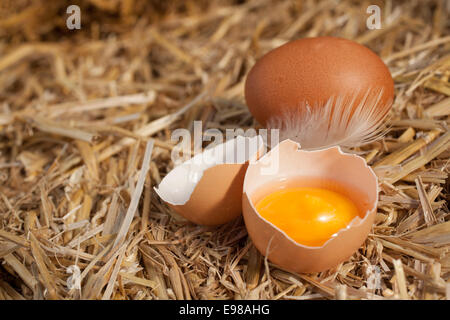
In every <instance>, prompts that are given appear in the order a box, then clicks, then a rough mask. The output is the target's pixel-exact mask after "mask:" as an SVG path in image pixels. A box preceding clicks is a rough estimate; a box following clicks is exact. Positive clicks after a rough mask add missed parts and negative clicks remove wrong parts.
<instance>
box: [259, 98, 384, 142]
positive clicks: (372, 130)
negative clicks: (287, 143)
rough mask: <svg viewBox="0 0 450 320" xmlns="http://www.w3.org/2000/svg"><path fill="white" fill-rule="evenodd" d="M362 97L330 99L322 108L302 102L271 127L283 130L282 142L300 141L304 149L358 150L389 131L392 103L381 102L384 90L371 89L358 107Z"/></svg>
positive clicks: (276, 120) (270, 123)
mask: <svg viewBox="0 0 450 320" xmlns="http://www.w3.org/2000/svg"><path fill="white" fill-rule="evenodd" d="M358 96H360V95H359V92H355V94H354V95H353V97H352V98H348V97H347V96H338V97H330V98H329V99H328V100H327V102H326V103H324V104H322V105H319V104H315V105H312V106H311V105H310V104H309V103H307V102H301V103H300V104H299V106H298V108H296V110H295V111H290V112H286V113H284V114H283V116H282V117H278V118H275V119H272V120H270V121H269V122H268V123H267V127H268V128H269V129H280V139H281V141H282V140H284V139H291V140H294V141H297V142H299V143H300V145H301V146H302V148H303V149H318V148H325V147H331V146H336V145H339V146H342V147H355V146H358V145H361V144H366V143H369V142H372V141H374V140H377V139H379V138H380V137H381V136H383V135H384V134H385V132H386V127H385V126H383V120H384V118H385V116H386V114H387V111H388V109H389V107H390V106H391V104H392V101H388V102H387V103H384V104H383V103H382V102H381V97H382V96H383V90H367V92H366V93H365V94H364V96H363V98H362V99H361V100H360V102H359V103H358V105H356V104H355V100H356V97H358ZM352 111H353V113H352Z"/></svg>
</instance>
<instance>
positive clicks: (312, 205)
mask: <svg viewBox="0 0 450 320" xmlns="http://www.w3.org/2000/svg"><path fill="white" fill-rule="evenodd" d="M256 210H257V211H258V212H259V214H260V215H261V216H262V217H263V218H264V219H266V220H268V221H270V222H271V223H273V224H274V225H275V226H277V227H278V228H279V229H281V230H283V231H284V232H285V233H286V234H287V235H288V236H289V237H290V238H292V239H293V240H294V241H296V242H297V243H300V244H303V245H307V246H313V247H316V246H321V245H323V244H324V243H325V242H326V241H327V240H329V239H330V238H331V237H332V235H333V234H335V233H337V232H338V231H339V230H340V229H342V228H345V227H346V226H347V225H348V224H349V223H350V222H351V221H352V220H353V218H355V217H356V216H357V215H358V208H357V207H356V205H355V204H354V203H353V202H352V201H351V200H350V199H349V198H347V197H346V196H344V195H342V194H340V193H337V192H334V191H331V190H327V189H322V188H287V189H283V190H279V191H276V192H273V193H271V194H269V195H267V196H266V197H264V198H262V199H261V200H260V201H258V202H257V203H256Z"/></svg>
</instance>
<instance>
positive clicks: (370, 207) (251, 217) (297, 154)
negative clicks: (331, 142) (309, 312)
mask: <svg viewBox="0 0 450 320" xmlns="http://www.w3.org/2000/svg"><path fill="white" fill-rule="evenodd" d="M299 148H300V145H299V144H297V143H296V142H293V141H291V140H284V141H283V142H281V143H280V144H279V145H278V146H277V147H275V148H274V149H272V150H271V151H270V152H269V153H267V154H266V155H264V156H263V157H262V158H261V159H259V160H258V161H256V162H255V163H253V164H251V165H249V167H248V169H247V172H246V175H245V179H244V187H243V192H244V195H243V199H242V201H243V203H242V205H243V216H244V221H245V225H246V228H247V231H248V234H249V236H250V238H251V239H252V241H253V244H254V245H255V247H256V248H257V249H258V250H259V251H260V252H261V254H263V255H264V256H266V257H267V258H268V259H269V260H270V261H271V262H273V263H275V264H277V265H279V266H280V267H282V268H284V269H286V270H289V271H293V272H299V273H305V272H306V273H309V272H320V271H324V270H327V269H329V268H332V267H335V266H336V265H338V264H339V263H341V262H343V261H345V260H346V259H348V258H349V257H350V256H351V255H352V254H353V253H354V252H355V251H357V250H358V248H359V247H360V246H361V245H362V244H363V243H364V241H365V239H366V238H367V236H368V234H369V232H370V230H371V228H372V225H373V222H374V219H375V214H376V208H377V201H378V181H377V177H376V175H375V174H374V172H373V171H372V169H371V168H370V167H368V166H367V164H366V162H365V160H364V159H363V158H361V157H359V156H357V155H352V154H346V153H343V152H342V151H341V150H340V148H339V147H332V148H328V149H323V150H319V151H303V150H300V149H299ZM272 161H278V170H276V173H273V174H262V172H263V171H262V169H263V168H264V167H265V166H267V165H268V163H272V164H273V163H274V162H272ZM301 177H304V178H314V179H315V180H314V181H319V182H316V185H314V186H315V187H327V186H329V187H330V188H333V185H330V181H332V183H331V184H334V187H336V186H346V187H347V189H346V190H347V192H345V193H346V195H347V196H348V197H350V198H351V199H352V200H353V201H354V202H355V204H359V208H360V212H361V217H355V219H353V220H352V222H351V223H350V224H349V225H348V226H347V228H345V229H341V230H340V231H339V232H338V233H336V234H335V235H334V236H333V237H332V238H330V240H328V241H327V242H326V243H325V244H324V245H323V246H321V247H309V246H305V245H302V244H299V243H297V242H295V241H294V240H292V239H291V238H290V237H288V236H287V235H286V233H284V232H283V231H282V230H281V229H279V228H278V227H276V226H275V225H273V224H272V223H271V222H269V221H267V220H265V219H264V218H263V217H261V215H260V214H259V213H258V212H257V211H256V209H255V206H254V203H256V202H257V201H259V199H261V198H262V197H264V196H265V195H267V194H268V193H270V190H268V189H270V188H271V187H270V186H271V185H272V187H273V188H276V184H277V183H276V181H283V180H285V181H289V179H292V178H301ZM320 181H321V182H320ZM267 186H269V187H267ZM275 190H276V189H275ZM275 190H273V189H272V190H271V192H273V191H275ZM361 199H364V201H361Z"/></svg>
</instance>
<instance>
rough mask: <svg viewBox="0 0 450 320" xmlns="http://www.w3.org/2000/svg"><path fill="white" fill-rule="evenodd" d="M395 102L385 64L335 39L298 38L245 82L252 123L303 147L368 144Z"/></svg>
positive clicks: (350, 43) (276, 51)
mask: <svg viewBox="0 0 450 320" xmlns="http://www.w3.org/2000/svg"><path fill="white" fill-rule="evenodd" d="M393 97H394V82H393V80H392V77H391V74H390V73H389V70H388V68H387V67H386V65H385V64H384V63H383V61H382V60H381V59H380V58H379V57H378V56H377V55H376V54H375V53H374V52H372V51H371V50H369V49H368V48H366V47H365V46H363V45H360V44H358V43H356V42H353V41H350V40H346V39H341V38H333V37H318V38H305V39H299V40H295V41H292V42H288V43H286V44H284V45H282V46H281V47H279V48H276V49H274V50H272V51H270V52H269V53H267V54H266V55H264V56H263V57H262V58H261V59H259V60H258V61H257V62H256V64H255V65H254V67H253V68H252V69H251V70H250V72H249V74H248V76H247V80H246V83H245V98H246V101H247V105H248V108H249V110H250V112H251V113H252V115H253V116H254V117H255V119H256V120H258V122H260V123H261V124H263V125H265V126H268V127H272V128H274V127H276V128H280V129H282V130H284V132H283V133H284V135H282V138H291V139H294V140H296V141H298V142H300V143H301V145H302V148H317V147H323V146H328V145H337V144H339V145H343V144H355V142H358V141H359V140H361V141H364V140H365V139H366V140H367V138H368V137H370V135H371V134H372V133H373V132H374V131H375V130H376V128H377V127H378V126H379V125H380V123H381V121H382V120H383V118H384V117H385V116H386V114H387V113H388V111H389V110H390V107H391V105H392V101H393Z"/></svg>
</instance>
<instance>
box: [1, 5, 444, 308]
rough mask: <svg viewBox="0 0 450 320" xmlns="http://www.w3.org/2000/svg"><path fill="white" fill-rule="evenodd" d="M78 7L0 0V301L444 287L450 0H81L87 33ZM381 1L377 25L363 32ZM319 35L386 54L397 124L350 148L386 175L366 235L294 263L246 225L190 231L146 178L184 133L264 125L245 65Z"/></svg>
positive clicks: (374, 294)
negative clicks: (320, 264) (267, 255)
mask: <svg viewBox="0 0 450 320" xmlns="http://www.w3.org/2000/svg"><path fill="white" fill-rule="evenodd" d="M70 4H71V3H70V2H69V1H45V2H44V1H38V0H36V1H31V0H20V1H2V2H1V4H0V180H1V183H0V299H300V300H305V299H335V298H337V299H445V298H446V297H447V298H449V297H450V253H449V248H450V220H449V217H450V215H449V208H448V203H447V201H448V199H449V182H448V181H449V180H448V171H449V163H450V161H449V158H450V157H449V156H450V150H449V146H450V141H449V138H450V133H449V132H448V124H449V119H450V117H449V115H450V83H449V78H450V32H449V30H450V25H449V21H450V19H449V13H450V3H449V2H448V1H440V0H436V1H384V2H381V1H350V0H348V1H334V0H329V1H328V0H324V1H269V0H262V1H248V2H247V1H161V2H158V1H144V0H115V1H106V0H84V1H79V5H80V8H81V14H82V15H81V29H80V30H68V29H67V28H66V23H65V21H66V18H67V14H66V8H67V6H68V5H70ZM371 4H378V5H379V6H380V8H381V9H382V10H381V14H382V16H381V17H382V29H374V30H369V29H368V28H367V27H366V19H367V17H368V14H367V13H366V8H367V7H368V6H369V5H371ZM319 35H330V36H341V37H346V38H349V39H353V40H355V41H358V42H359V43H361V44H364V45H366V46H368V47H369V48H371V49H372V50H374V51H375V52H377V53H378V54H379V55H380V56H381V57H382V58H383V60H384V61H385V62H386V64H387V65H388V67H389V68H390V70H391V73H392V75H393V77H394V80H395V84H396V99H395V103H394V106H393V110H392V112H391V115H390V118H389V120H388V123H387V125H388V126H389V131H388V133H387V134H386V136H384V138H383V139H380V140H378V141H376V142H372V143H370V144H366V145H364V146H361V147H358V148H353V149H352V152H356V153H358V154H360V155H362V156H363V157H365V159H366V160H367V162H368V163H369V164H371V165H372V167H373V168H374V169H375V171H376V173H377V175H378V177H379V179H380V202H379V207H378V212H377V219H376V223H375V225H374V227H373V230H372V232H371V234H370V235H369V237H368V239H367V241H366V242H365V244H364V245H363V246H362V247H361V248H360V249H359V251H358V252H357V253H355V254H354V255H353V256H352V257H351V258H350V259H349V260H348V261H346V262H344V263H342V264H341V265H339V266H337V267H336V268H334V269H332V270H328V271H326V272H322V273H319V274H292V273H289V272H286V271H284V270H281V269H280V268H278V267H277V266H274V265H272V264H270V262H268V261H266V260H265V259H264V258H263V257H262V256H261V255H260V254H259V253H258V252H257V251H256V250H255V248H254V247H253V245H252V243H251V241H250V240H249V239H248V237H247V233H246V230H245V227H244V224H243V221H242V219H238V220H237V221H234V222H231V223H229V224H227V225H223V226H220V227H214V228H213V227H202V226H196V225H193V224H191V223H188V222H187V221H185V220H184V219H182V218H181V217H180V216H178V215H176V214H175V213H174V212H173V211H171V210H170V209H169V208H168V207H167V206H166V205H165V204H163V203H162V202H161V200H160V199H159V198H158V197H157V196H156V195H155V193H154V192H153V189H152V188H153V186H155V185H156V184H158V183H159V182H160V180H161V178H162V177H164V175H165V174H166V173H167V172H168V171H169V170H170V169H171V168H172V167H173V163H172V162H171V160H170V159H171V151H172V149H173V147H174V145H175V144H176V143H177V142H176V141H171V139H170V138H171V132H172V131H173V130H174V129H176V128H188V129H191V128H192V124H193V121H194V120H202V121H203V125H204V127H203V129H207V128H219V129H221V130H225V129H226V128H243V129H246V128H249V127H255V126H256V127H257V124H256V123H254V120H253V119H252V117H251V115H250V114H249V112H248V110H247V108H246V106H245V101H244V98H243V84H244V80H245V75H246V73H247V72H248V71H249V69H250V68H251V67H252V65H253V64H254V62H255V60H256V59H257V58H258V57H260V56H261V55H262V54H264V53H265V52H267V51H268V50H270V49H272V48H275V47H277V46H279V45H281V44H283V43H285V42H286V41H289V40H291V39H296V38H300V37H313V36H319ZM150 138H151V139H150ZM150 155H151V158H150ZM149 159H151V160H149ZM374 283H375V284H378V285H377V286H375V287H374V286H373V284H374Z"/></svg>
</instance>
